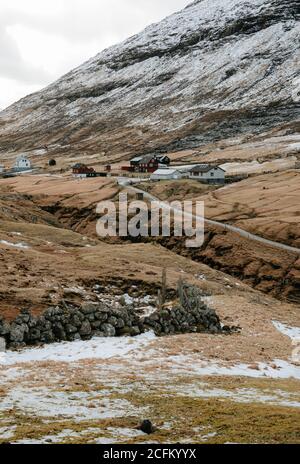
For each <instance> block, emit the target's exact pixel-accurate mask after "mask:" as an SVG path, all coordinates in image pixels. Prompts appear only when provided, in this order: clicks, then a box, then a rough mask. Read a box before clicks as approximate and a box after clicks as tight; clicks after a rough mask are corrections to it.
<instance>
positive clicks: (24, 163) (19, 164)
mask: <svg viewBox="0 0 300 464" xmlns="http://www.w3.org/2000/svg"><path fill="white" fill-rule="evenodd" d="M29 169H31V162H30V160H29V159H28V158H26V156H25V155H21V156H18V158H17V159H16V162H15V166H14V171H28V170H29Z"/></svg>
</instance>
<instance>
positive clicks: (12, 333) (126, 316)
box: [0, 282, 239, 349]
mask: <svg viewBox="0 0 300 464" xmlns="http://www.w3.org/2000/svg"><path fill="white" fill-rule="evenodd" d="M178 296H179V299H178V303H174V302H173V303H167V304H164V305H162V306H161V308H160V309H158V310H156V311H154V312H153V313H152V314H151V315H150V316H147V317H141V316H140V315H139V314H138V311H137V309H136V308H135V307H134V306H133V305H130V304H128V305H124V306H122V307H120V306H119V307H114V306H111V305H109V304H108V303H106V302H101V303H85V304H83V305H82V306H80V307H72V306H67V305H66V304H65V303H64V304H63V307H50V308H48V309H47V310H46V311H45V312H44V313H43V314H42V315H41V316H39V317H34V316H32V315H31V313H30V312H29V311H28V310H22V311H21V312H20V314H19V315H18V317H17V318H16V319H15V320H14V321H12V322H11V323H8V322H7V321H5V320H3V319H2V318H1V316H0V339H1V337H2V338H3V339H5V342H6V345H7V347H8V348H10V349H18V348H22V347H25V346H27V345H30V346H37V345H41V344H48V343H54V342H62V341H75V340H89V339H91V338H92V337H94V336H97V337H115V336H117V337H118V336H122V335H129V336H136V335H139V334H141V333H143V332H145V331H147V330H153V331H154V332H155V334H156V335H157V336H163V335H174V334H180V333H195V332H200V333H211V334H230V333H232V332H234V331H238V330H239V328H237V327H228V326H223V325H222V324H221V321H220V318H219V317H218V315H217V314H216V312H215V310H214V309H212V308H210V307H209V306H208V305H207V304H206V303H205V301H204V298H203V295H201V293H200V290H199V289H198V288H197V287H193V286H189V285H187V284H185V283H183V282H180V283H179V285H178Z"/></svg>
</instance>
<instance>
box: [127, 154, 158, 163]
mask: <svg viewBox="0 0 300 464" xmlns="http://www.w3.org/2000/svg"><path fill="white" fill-rule="evenodd" d="M164 157H165V156H161V155H156V154H155V153H149V154H148V155H142V156H136V157H135V158H132V160H130V161H131V162H132V163H142V164H146V163H149V162H150V161H151V160H152V159H156V160H157V161H159V159H160V158H164Z"/></svg>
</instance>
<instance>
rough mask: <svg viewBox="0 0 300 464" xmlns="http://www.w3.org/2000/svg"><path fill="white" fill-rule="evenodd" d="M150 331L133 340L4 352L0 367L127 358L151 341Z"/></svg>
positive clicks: (111, 340)
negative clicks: (46, 362) (40, 362)
mask: <svg viewBox="0 0 300 464" xmlns="http://www.w3.org/2000/svg"><path fill="white" fill-rule="evenodd" d="M155 338H156V337H155V335H154V333H153V332H147V333H145V334H142V335H139V336H137V337H120V338H119V337H108V338H100V337H99V338H98V337H96V338H93V339H92V340H89V341H82V340H79V341H75V342H67V343H53V344H51V345H47V346H44V347H42V348H30V349H25V350H22V351H19V352H13V351H8V352H6V353H5V354H4V356H3V357H2V359H0V365H1V364H5V365H13V364H17V363H29V362H34V361H61V362H75V361H79V360H81V359H109V358H114V357H116V356H121V357H127V356H128V355H129V353H130V352H132V351H138V350H140V349H141V348H144V347H146V346H147V345H148V344H150V343H151V342H152V341H153V340H155Z"/></svg>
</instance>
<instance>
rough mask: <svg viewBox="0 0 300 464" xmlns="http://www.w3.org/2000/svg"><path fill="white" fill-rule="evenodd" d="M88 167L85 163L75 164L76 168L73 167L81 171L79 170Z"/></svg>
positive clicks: (74, 167)
mask: <svg viewBox="0 0 300 464" xmlns="http://www.w3.org/2000/svg"><path fill="white" fill-rule="evenodd" d="M86 167H87V166H86V165H85V164H83V163H76V164H74V166H73V167H72V168H73V169H79V168H86Z"/></svg>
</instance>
